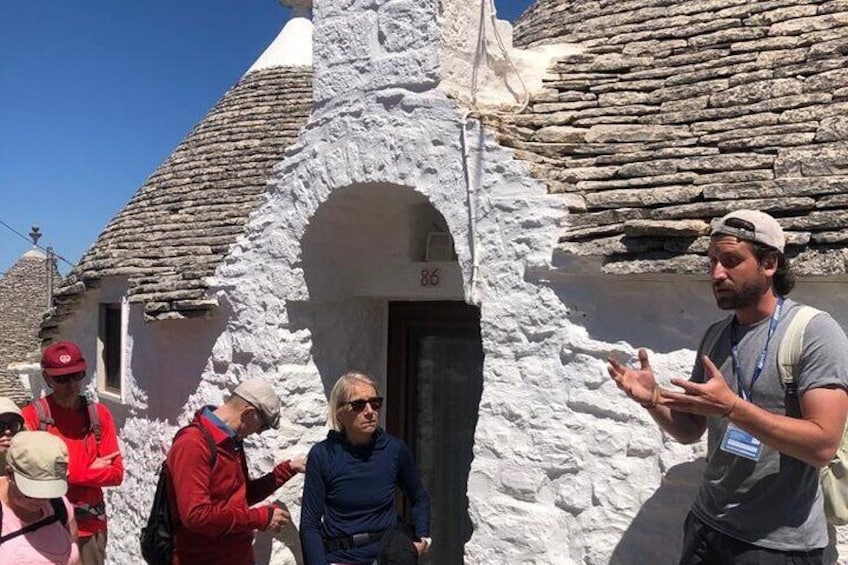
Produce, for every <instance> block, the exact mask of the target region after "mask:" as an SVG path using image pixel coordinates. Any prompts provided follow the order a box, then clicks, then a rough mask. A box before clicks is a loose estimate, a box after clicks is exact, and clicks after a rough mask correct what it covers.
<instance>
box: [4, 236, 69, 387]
mask: <svg viewBox="0 0 848 565" xmlns="http://www.w3.org/2000/svg"><path fill="white" fill-rule="evenodd" d="M51 268H52V270H53V277H54V280H57V281H58V280H59V272H58V271H57V270H56V267H55V265H53V266H52V267H51ZM47 273H48V271H47V259H46V257H45V256H44V255H43V254H42V253H40V252H38V251H35V250H33V251H29V252H27V253H26V254H24V255H23V256H22V257H21V258H20V259H19V260H18V261H16V262H15V264H14V265H12V267H11V268H10V269H9V270H8V271H6V273H5V274H4V275H3V276H2V277H0V396H6V397H9V398H11V399H13V400H14V401H15V402H17V403H18V404H22V403H24V402H26V401H28V400H29V399H30V395H29V393H28V392H27V391H26V389H25V388H24V387H23V385H22V384H21V382H20V380H19V379H18V377H17V376H16V375H14V374H13V373H12V372H11V371H9V370H8V366H9V365H10V364H12V363H30V362H38V359H39V352H40V349H41V348H40V345H41V340H40V339H39V337H38V331H39V325H40V324H41V320H42V317H43V315H44V312H45V311H46V310H47V306H46V298H47Z"/></svg>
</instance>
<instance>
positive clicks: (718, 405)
mask: <svg viewBox="0 0 848 565" xmlns="http://www.w3.org/2000/svg"><path fill="white" fill-rule="evenodd" d="M701 360H702V361H703V363H704V375H705V376H706V380H705V381H704V382H703V383H693V382H692V381H687V380H686V379H672V380H671V382H672V384H674V385H676V386H679V387H680V388H682V389H683V391H684V392H672V391H668V390H664V391H662V393H661V394H662V403H663V404H664V405H665V406H668V407H669V408H671V409H672V410H677V411H679V412H688V413H690V414H699V415H701V416H730V414H731V412H733V409H734V408H735V407H736V404H737V403H738V402H739V396H738V395H737V394H736V393H735V392H733V391H732V390H731V389H730V387H729V386H728V385H727V381H725V380H724V376H723V375H722V374H721V371H719V370H718V367H716V366H715V364H713V362H712V361H710V358H709V357H707V356H706V355H704V356H703V357H701Z"/></svg>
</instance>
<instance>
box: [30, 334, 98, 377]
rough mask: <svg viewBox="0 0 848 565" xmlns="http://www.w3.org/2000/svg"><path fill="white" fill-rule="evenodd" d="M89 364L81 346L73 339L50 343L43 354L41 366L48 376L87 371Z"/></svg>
mask: <svg viewBox="0 0 848 565" xmlns="http://www.w3.org/2000/svg"><path fill="white" fill-rule="evenodd" d="M86 367H87V365H86V364H85V359H84V358H83V356H82V351H80V348H79V346H78V345H77V344H76V343H74V342H72V341H60V342H58V343H54V344H52V345H48V346H47V347H46V348H45V349H44V352H43V353H42V354H41V368H42V369H44V373H45V374H46V375H47V376H48V377H58V376H61V375H70V374H72V373H80V372H82V371H85V369H86Z"/></svg>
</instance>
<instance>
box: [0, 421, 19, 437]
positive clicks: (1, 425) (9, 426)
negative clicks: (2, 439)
mask: <svg viewBox="0 0 848 565" xmlns="http://www.w3.org/2000/svg"><path fill="white" fill-rule="evenodd" d="M23 427H24V423H23V422H21V421H20V420H19V419H18V418H12V419H11V420H0V435H5V434H7V433H8V434H12V435H15V434H16V433H18V432H19V431H21V430H22V429H23Z"/></svg>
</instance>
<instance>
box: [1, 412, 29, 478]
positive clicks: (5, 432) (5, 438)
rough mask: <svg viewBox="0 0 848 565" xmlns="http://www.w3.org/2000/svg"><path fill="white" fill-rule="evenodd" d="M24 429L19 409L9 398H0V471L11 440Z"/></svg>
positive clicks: (3, 467) (4, 463) (4, 462)
mask: <svg viewBox="0 0 848 565" xmlns="http://www.w3.org/2000/svg"><path fill="white" fill-rule="evenodd" d="M22 429H24V417H23V416H21V409H20V408H18V405H17V404H15V402H14V401H13V400H12V399H11V398H6V397H5V396H0V471H2V470H3V469H5V468H6V451H7V450H8V449H9V445H10V444H11V443H12V438H13V437H14V436H15V434H17V433H18V432H19V431H21V430H22Z"/></svg>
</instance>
